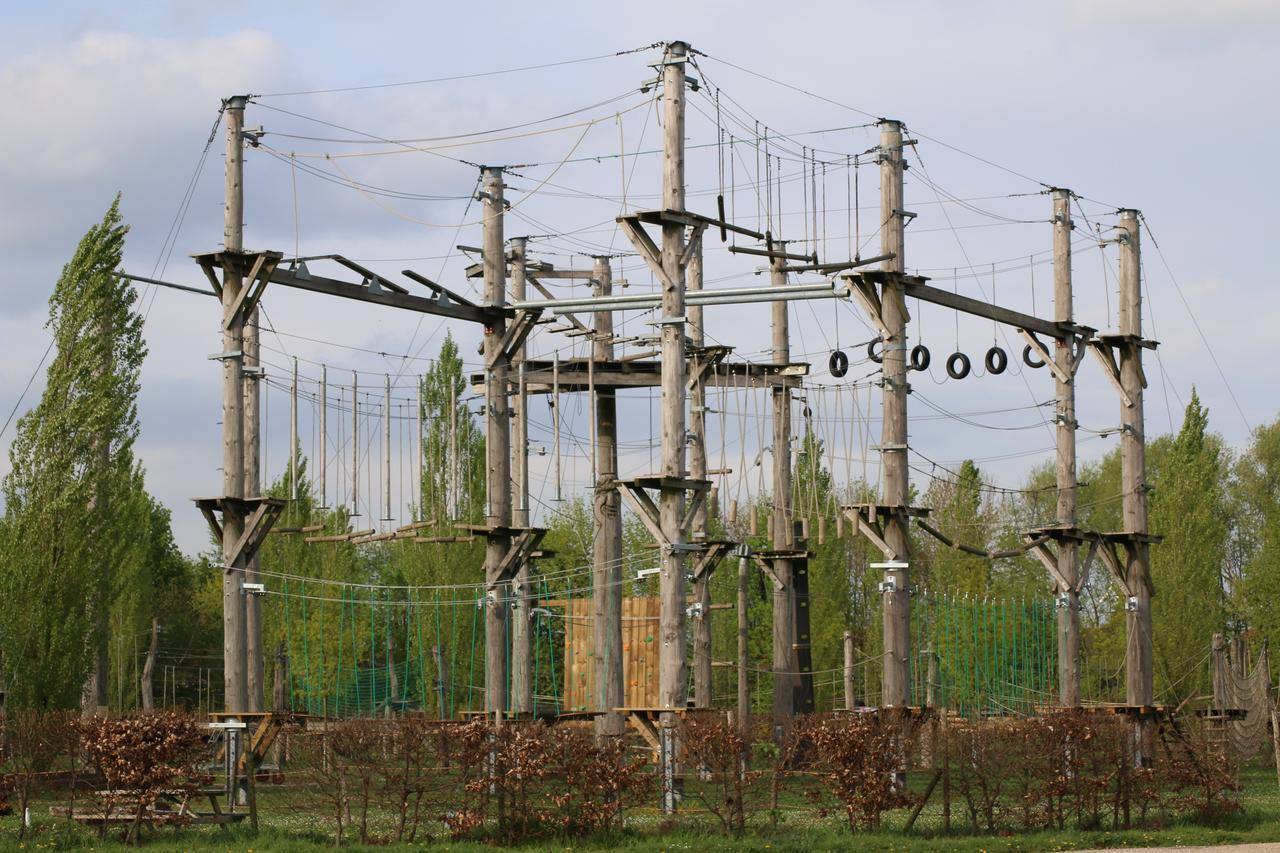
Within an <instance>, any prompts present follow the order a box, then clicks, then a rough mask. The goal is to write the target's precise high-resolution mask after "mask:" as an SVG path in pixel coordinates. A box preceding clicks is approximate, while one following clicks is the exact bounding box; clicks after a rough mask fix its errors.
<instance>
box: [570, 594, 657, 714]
mask: <svg viewBox="0 0 1280 853" xmlns="http://www.w3.org/2000/svg"><path fill="white" fill-rule="evenodd" d="M658 612H659V608H658V599H657V597H656V596H654V597H645V598H624V599H622V674H623V679H624V681H625V689H626V701H625V702H624V703H623V704H624V706H626V707H628V708H656V707H657V706H658ZM591 623H592V619H591V599H589V598H583V599H578V600H574V601H570V602H568V604H567V606H566V608H565V633H564V660H565V666H564V709H565V710H566V711H593V710H599V709H598V708H597V707H596V706H597V704H598V703H597V702H596V700H595V697H594V693H595V683H596V682H595V660H596V658H595V648H594V643H593V641H592V624H591Z"/></svg>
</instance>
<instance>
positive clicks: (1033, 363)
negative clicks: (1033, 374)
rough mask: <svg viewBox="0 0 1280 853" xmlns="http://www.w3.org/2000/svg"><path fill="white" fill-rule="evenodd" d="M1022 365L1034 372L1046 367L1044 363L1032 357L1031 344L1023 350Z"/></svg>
mask: <svg viewBox="0 0 1280 853" xmlns="http://www.w3.org/2000/svg"><path fill="white" fill-rule="evenodd" d="M1022 363H1023V364H1025V365H1026V366H1027V367H1030V368H1031V369H1032V370H1039V369H1040V368H1041V367H1044V362H1043V361H1041V360H1040V359H1038V358H1036V357H1035V356H1034V355H1032V352H1031V344H1027V345H1026V346H1025V347H1023V348H1022Z"/></svg>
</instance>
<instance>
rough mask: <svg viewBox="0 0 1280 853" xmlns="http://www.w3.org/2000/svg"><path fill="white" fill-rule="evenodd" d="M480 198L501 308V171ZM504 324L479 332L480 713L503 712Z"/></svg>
mask: <svg viewBox="0 0 1280 853" xmlns="http://www.w3.org/2000/svg"><path fill="white" fill-rule="evenodd" d="M481 175H482V180H481V197H482V198H483V200H484V303H483V304H484V305H485V306H487V307H501V306H502V305H503V304H504V298H505V297H506V280H507V262H506V253H505V251H504V248H503V237H502V224H503V223H502V217H503V207H504V199H503V190H504V189H505V186H504V184H503V183H502V169H501V168H500V167H496V166H485V167H483V168H482V169H481ZM505 331H506V321H505V320H504V319H502V317H501V316H500V315H495V316H494V319H493V320H492V321H491V322H490V324H489V325H487V326H485V329H484V358H485V394H484V402H485V424H486V428H485V460H486V471H487V477H488V479H487V495H488V504H489V506H488V513H487V516H486V522H485V523H486V524H487V526H488V527H489V528H490V530H489V533H488V537H487V540H486V545H485V551H484V569H485V586H486V593H487V594H486V600H485V609H484V612H485V648H484V664H485V666H484V687H485V699H484V701H485V710H486V711H490V712H493V711H501V710H504V709H505V708H506V704H507V703H506V701H505V700H506V690H507V630H506V629H507V613H506V609H507V602H506V595H504V587H508V585H507V584H502V583H499V581H500V575H499V569H500V568H501V566H502V561H503V558H504V557H506V555H507V549H508V547H509V546H510V544H511V543H510V535H509V530H510V527H511V418H510V416H509V412H508V407H507V362H506V359H504V358H503V357H502V352H501V342H502V336H503V334H504V333H505Z"/></svg>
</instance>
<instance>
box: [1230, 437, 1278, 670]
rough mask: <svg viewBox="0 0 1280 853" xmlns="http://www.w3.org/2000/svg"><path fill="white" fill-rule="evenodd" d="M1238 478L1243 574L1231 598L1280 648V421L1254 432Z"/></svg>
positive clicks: (1234, 501)
mask: <svg viewBox="0 0 1280 853" xmlns="http://www.w3.org/2000/svg"><path fill="white" fill-rule="evenodd" d="M1234 473H1235V476H1234V478H1233V482H1232V486H1231V494H1230V500H1231V507H1232V513H1233V515H1234V517H1235V518H1236V519H1237V520H1238V525H1237V528H1236V531H1235V539H1236V542H1235V544H1234V546H1233V549H1234V550H1236V551H1238V553H1239V557H1238V560H1239V564H1240V574H1239V578H1238V579H1236V580H1235V583H1234V584H1233V585H1232V588H1231V598H1232V601H1233V603H1234V609H1235V610H1236V611H1237V612H1238V613H1240V614H1241V616H1242V617H1243V619H1244V622H1245V624H1247V625H1248V627H1249V628H1251V629H1253V630H1256V631H1258V632H1259V633H1260V634H1261V635H1262V637H1263V638H1264V639H1266V640H1268V641H1269V642H1270V645H1271V648H1272V649H1280V608H1278V607H1277V606H1276V602H1277V601H1280V420H1276V421H1274V422H1272V423H1270V424H1267V425H1265V426H1262V427H1259V428H1258V429H1256V430H1255V431H1254V433H1253V437H1252V439H1251V441H1250V443H1249V446H1248V448H1247V449H1246V450H1245V452H1244V453H1243V454H1241V456H1240V458H1239V460H1238V461H1237V462H1236V464H1235V472H1234ZM1273 657H1274V656H1273Z"/></svg>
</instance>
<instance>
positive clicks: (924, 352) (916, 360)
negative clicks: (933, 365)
mask: <svg viewBox="0 0 1280 853" xmlns="http://www.w3.org/2000/svg"><path fill="white" fill-rule="evenodd" d="M932 358H933V356H931V355H929V348H928V347H927V346H925V345H924V344H916V345H915V346H913V347H912V348H911V369H912V370H928V369H929V362H930V361H931V360H932Z"/></svg>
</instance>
